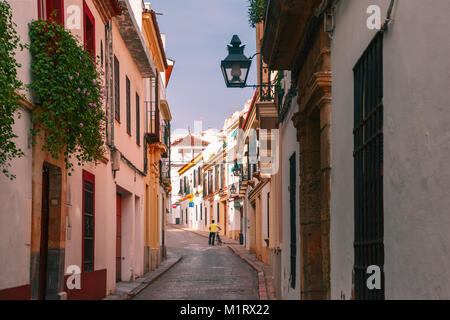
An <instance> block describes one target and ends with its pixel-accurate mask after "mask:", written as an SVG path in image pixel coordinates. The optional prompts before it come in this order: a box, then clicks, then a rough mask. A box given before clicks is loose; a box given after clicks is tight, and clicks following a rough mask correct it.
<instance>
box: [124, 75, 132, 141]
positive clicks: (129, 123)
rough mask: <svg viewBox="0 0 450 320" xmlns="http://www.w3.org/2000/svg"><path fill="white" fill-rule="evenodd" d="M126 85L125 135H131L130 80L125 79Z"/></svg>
mask: <svg viewBox="0 0 450 320" xmlns="http://www.w3.org/2000/svg"><path fill="white" fill-rule="evenodd" d="M125 83H126V91H127V92H126V95H127V97H126V98H127V133H128V134H129V135H131V92H130V79H128V77H126V78H125Z"/></svg>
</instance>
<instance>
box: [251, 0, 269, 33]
mask: <svg viewBox="0 0 450 320" xmlns="http://www.w3.org/2000/svg"><path fill="white" fill-rule="evenodd" d="M248 2H249V8H248V16H249V23H250V26H251V27H252V28H254V27H255V26H256V24H258V23H260V22H262V21H264V18H265V15H266V11H267V4H268V2H269V1H268V0H248Z"/></svg>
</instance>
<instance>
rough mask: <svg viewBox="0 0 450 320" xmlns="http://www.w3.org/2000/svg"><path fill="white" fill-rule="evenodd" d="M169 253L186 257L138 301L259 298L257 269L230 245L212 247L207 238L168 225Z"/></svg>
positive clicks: (141, 295)
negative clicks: (237, 254)
mask: <svg viewBox="0 0 450 320" xmlns="http://www.w3.org/2000/svg"><path fill="white" fill-rule="evenodd" d="M167 251H168V254H169V255H170V254H179V255H181V256H182V257H183V259H182V260H181V261H180V262H179V263H178V264H177V265H175V266H174V267H173V268H172V269H170V270H169V271H168V272H167V273H165V274H164V275H163V276H161V278H159V279H158V280H156V281H155V282H154V283H152V284H151V285H149V286H148V287H147V288H146V289H144V290H143V291H142V292H141V293H139V294H138V295H137V296H136V297H134V299H135V300H155V299H158V300H173V299H174V300H178V299H189V300H213V299H217V300H242V299H249V300H256V299H258V279H257V275H256V272H255V271H254V270H253V269H252V268H251V267H250V266H249V265H248V264H247V263H245V262H244V261H242V260H241V259H240V258H239V257H238V256H236V255H235V254H234V253H233V252H232V251H231V250H230V249H229V248H228V247H227V246H225V245H224V246H221V247H218V246H214V247H210V246H209V245H208V241H207V239H206V238H204V237H202V236H200V235H197V234H195V233H192V232H187V231H184V230H180V229H176V228H173V227H170V226H168V230H167Z"/></svg>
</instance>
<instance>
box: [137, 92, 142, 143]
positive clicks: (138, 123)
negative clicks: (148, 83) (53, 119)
mask: <svg viewBox="0 0 450 320" xmlns="http://www.w3.org/2000/svg"><path fill="white" fill-rule="evenodd" d="M136 143H137V144H138V145H141V107H140V101H139V95H138V94H137V92H136Z"/></svg>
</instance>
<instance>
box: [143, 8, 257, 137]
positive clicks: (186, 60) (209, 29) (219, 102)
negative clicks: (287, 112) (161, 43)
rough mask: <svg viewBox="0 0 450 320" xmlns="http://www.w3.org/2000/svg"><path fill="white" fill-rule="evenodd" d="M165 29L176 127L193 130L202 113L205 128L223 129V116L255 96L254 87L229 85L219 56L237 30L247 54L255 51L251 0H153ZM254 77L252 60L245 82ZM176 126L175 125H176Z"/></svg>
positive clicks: (223, 53) (173, 122) (254, 67)
mask: <svg viewBox="0 0 450 320" xmlns="http://www.w3.org/2000/svg"><path fill="white" fill-rule="evenodd" d="M150 2H151V4H152V9H153V10H155V11H156V12H159V13H163V15H158V16H157V17H158V23H159V27H160V30H161V33H165V34H166V36H167V40H166V53H167V57H168V58H171V59H174V60H175V61H176V62H175V68H174V71H173V73H172V77H171V79H170V82H169V86H168V88H167V99H168V102H169V106H170V109H171V112H172V118H173V120H172V129H178V128H187V126H188V125H189V126H190V128H191V131H193V127H194V121H195V120H200V118H204V119H205V120H204V123H203V128H204V129H207V128H208V127H212V128H217V129H221V128H222V126H223V122H224V120H225V118H227V117H228V116H229V115H231V114H232V113H233V112H234V111H235V110H234V109H233V107H241V108H242V107H243V105H244V104H245V102H246V101H247V100H249V99H251V98H252V96H253V92H254V91H253V89H252V88H245V89H240V88H231V89H228V88H227V87H226V86H225V82H224V80H223V76H222V73H221V71H220V61H221V60H222V59H224V58H225V57H226V56H227V50H226V46H227V44H229V43H230V41H231V37H232V36H233V34H237V35H239V37H240V38H241V41H242V43H243V44H245V45H246V47H245V52H244V53H245V55H246V56H251V55H253V54H254V53H255V52H256V51H255V50H256V49H255V47H256V43H255V41H256V40H255V39H256V36H255V29H253V28H251V27H250V26H249V23H248V14H247V10H248V1H247V0H151V1H150ZM255 83H256V63H255V60H254V62H253V63H252V67H251V69H250V75H249V79H248V81H247V84H255ZM172 132H173V131H172Z"/></svg>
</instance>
